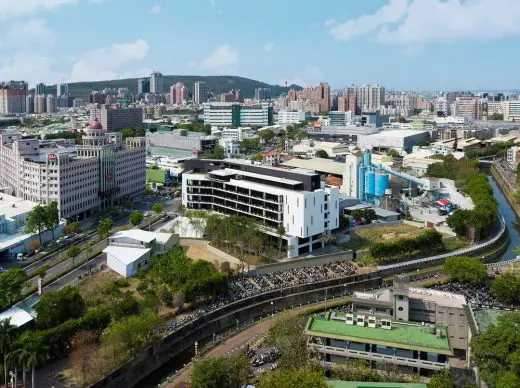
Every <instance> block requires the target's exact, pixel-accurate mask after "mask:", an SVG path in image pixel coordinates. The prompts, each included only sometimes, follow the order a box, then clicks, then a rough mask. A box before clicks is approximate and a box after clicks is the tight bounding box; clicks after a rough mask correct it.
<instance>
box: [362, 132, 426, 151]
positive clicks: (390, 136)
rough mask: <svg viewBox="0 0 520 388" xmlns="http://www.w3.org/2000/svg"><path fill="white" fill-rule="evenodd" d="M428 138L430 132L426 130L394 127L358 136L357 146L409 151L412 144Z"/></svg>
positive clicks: (381, 149)
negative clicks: (393, 128) (394, 128)
mask: <svg viewBox="0 0 520 388" xmlns="http://www.w3.org/2000/svg"><path fill="white" fill-rule="evenodd" d="M429 139H430V133H429V132H428V131H416V130H406V129H396V130H388V131H383V132H380V133H375V134H370V135H362V136H359V139H358V147H359V148H360V149H366V148H368V149H372V150H379V151H386V150H389V149H394V150H397V151H402V150H405V151H408V152H410V151H411V150H412V147H413V146H414V145H417V144H418V143H420V142H421V141H427V140H429Z"/></svg>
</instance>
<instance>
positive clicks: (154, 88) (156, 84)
mask: <svg viewBox="0 0 520 388" xmlns="http://www.w3.org/2000/svg"><path fill="white" fill-rule="evenodd" d="M163 92H164V79H163V75H162V73H160V72H158V71H154V72H153V73H152V74H150V93H153V94H162V93H163Z"/></svg>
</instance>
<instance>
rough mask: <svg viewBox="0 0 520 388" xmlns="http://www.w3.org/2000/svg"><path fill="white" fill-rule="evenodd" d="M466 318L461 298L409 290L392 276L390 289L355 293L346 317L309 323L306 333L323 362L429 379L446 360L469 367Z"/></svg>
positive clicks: (399, 277) (406, 282)
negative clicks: (353, 362) (387, 368)
mask: <svg viewBox="0 0 520 388" xmlns="http://www.w3.org/2000/svg"><path fill="white" fill-rule="evenodd" d="M471 316H472V313H471V307H470V306H469V305H468V304H467V303H466V299H465V297H464V296H463V295H459V294H453V293H449V292H443V291H436V290H432V289H425V288H412V287H410V284H409V280H408V276H407V275H396V276H394V286H393V288H391V289H381V290H377V291H375V292H354V294H353V296H352V311H351V312H348V313H344V312H343V313H337V312H336V313H334V312H333V313H331V314H330V315H329V317H328V318H326V319H322V318H318V319H316V318H310V319H309V322H308V323H307V327H306V329H305V333H306V334H307V335H308V336H309V346H310V347H312V348H313V349H314V350H316V351H318V352H319V353H320V354H321V355H322V356H323V358H324V361H329V362H344V361H346V360H349V359H362V360H366V361H369V362H370V363H371V366H372V367H375V368H383V367H384V365H383V364H385V363H386V364H392V365H395V366H397V367H398V368H399V369H400V370H401V371H403V372H405V373H419V374H421V375H424V376H430V375H431V374H432V373H434V372H435V371H438V370H442V369H444V368H447V367H449V365H450V358H453V359H458V360H461V361H463V362H466V363H467V362H468V360H469V352H468V346H469V341H470V339H471V336H472V334H473V332H475V330H474V329H473V330H474V331H473V332H472V327H473V328H474V326H473V325H472V324H471V323H470V322H472V318H471Z"/></svg>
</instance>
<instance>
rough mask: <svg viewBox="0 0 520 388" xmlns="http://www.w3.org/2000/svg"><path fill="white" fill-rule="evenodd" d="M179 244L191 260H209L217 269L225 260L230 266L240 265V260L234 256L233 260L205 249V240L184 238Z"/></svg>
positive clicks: (236, 266)
mask: <svg viewBox="0 0 520 388" xmlns="http://www.w3.org/2000/svg"><path fill="white" fill-rule="evenodd" d="M181 246H182V248H183V249H184V251H185V252H186V254H187V255H188V257H189V258H191V259H193V260H206V261H209V262H211V263H213V264H215V266H216V267H217V268H218V269H219V268H220V265H221V264H222V263H223V262H225V261H228V262H229V263H230V264H231V267H232V268H238V267H240V260H238V259H236V258H235V259H234V260H232V259H231V258H225V257H220V256H218V255H216V254H215V253H213V252H209V251H208V250H207V243H206V242H203V241H200V240H187V239H186V240H182V241H181Z"/></svg>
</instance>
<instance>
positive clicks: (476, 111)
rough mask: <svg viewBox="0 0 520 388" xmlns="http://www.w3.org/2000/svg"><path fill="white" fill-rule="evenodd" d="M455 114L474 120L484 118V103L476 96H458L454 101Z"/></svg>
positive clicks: (453, 113)
mask: <svg viewBox="0 0 520 388" xmlns="http://www.w3.org/2000/svg"><path fill="white" fill-rule="evenodd" d="M453 108H454V109H453V112H452V115H453V116H462V117H469V118H472V119H474V120H482V114H483V112H484V103H483V101H482V99H480V98H476V97H457V99H456V100H455V102H454V103H453Z"/></svg>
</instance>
